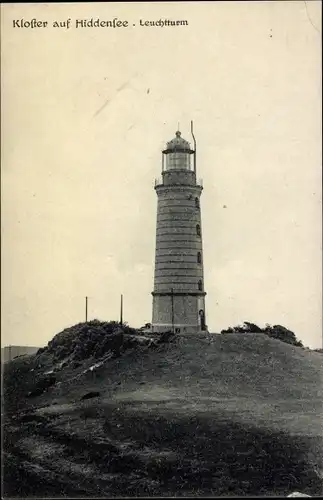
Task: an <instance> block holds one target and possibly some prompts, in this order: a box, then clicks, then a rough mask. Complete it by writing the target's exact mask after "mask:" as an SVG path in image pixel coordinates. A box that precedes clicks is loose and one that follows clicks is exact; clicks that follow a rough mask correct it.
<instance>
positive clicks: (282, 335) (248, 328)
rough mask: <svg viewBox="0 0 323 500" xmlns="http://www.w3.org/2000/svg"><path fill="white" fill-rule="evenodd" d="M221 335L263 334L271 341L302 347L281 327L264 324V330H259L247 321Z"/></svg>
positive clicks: (292, 333)
mask: <svg viewBox="0 0 323 500" xmlns="http://www.w3.org/2000/svg"><path fill="white" fill-rule="evenodd" d="M221 333H222V334H225V333H264V334H265V335H268V337H271V338H273V339H278V340H281V341H282V342H286V343H287V344H291V345H295V346H297V347H304V346H303V344H302V342H301V341H300V340H298V339H297V338H296V335H295V333H294V332H292V331H291V330H288V328H285V327H284V326H281V325H273V326H272V325H269V324H268V323H267V324H266V326H265V328H260V327H259V326H258V325H256V324H255V323H250V322H249V321H244V323H243V324H242V325H238V326H234V327H229V328H227V329H226V330H222V331H221Z"/></svg>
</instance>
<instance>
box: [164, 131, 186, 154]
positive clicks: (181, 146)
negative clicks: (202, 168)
mask: <svg viewBox="0 0 323 500" xmlns="http://www.w3.org/2000/svg"><path fill="white" fill-rule="evenodd" d="M167 150H168V151H169V150H173V151H176V150H181V151H187V152H189V151H191V146H190V143H189V142H188V141H186V140H185V139H183V137H181V133H180V131H179V130H178V131H177V132H176V134H175V137H174V139H172V140H171V141H169V142H167Z"/></svg>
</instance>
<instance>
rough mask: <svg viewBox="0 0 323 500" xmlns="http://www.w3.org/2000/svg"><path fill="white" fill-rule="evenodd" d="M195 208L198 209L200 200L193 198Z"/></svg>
mask: <svg viewBox="0 0 323 500" xmlns="http://www.w3.org/2000/svg"><path fill="white" fill-rule="evenodd" d="M195 207H196V208H200V200H199V199H198V198H195Z"/></svg>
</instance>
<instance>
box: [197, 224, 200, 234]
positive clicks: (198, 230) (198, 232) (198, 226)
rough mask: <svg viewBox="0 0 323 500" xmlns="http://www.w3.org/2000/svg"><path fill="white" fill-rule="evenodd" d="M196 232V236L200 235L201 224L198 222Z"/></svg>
mask: <svg viewBox="0 0 323 500" xmlns="http://www.w3.org/2000/svg"><path fill="white" fill-rule="evenodd" d="M196 234H197V236H201V226H200V225H199V224H196Z"/></svg>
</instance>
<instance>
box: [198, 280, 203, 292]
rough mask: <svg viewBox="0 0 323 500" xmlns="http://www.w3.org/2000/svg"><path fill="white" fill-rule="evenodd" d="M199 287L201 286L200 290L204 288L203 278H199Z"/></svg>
mask: <svg viewBox="0 0 323 500" xmlns="http://www.w3.org/2000/svg"><path fill="white" fill-rule="evenodd" d="M198 287H199V290H203V283H202V280H199V282H198Z"/></svg>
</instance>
